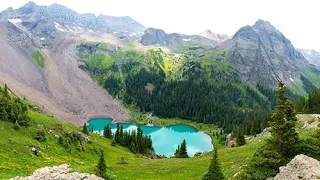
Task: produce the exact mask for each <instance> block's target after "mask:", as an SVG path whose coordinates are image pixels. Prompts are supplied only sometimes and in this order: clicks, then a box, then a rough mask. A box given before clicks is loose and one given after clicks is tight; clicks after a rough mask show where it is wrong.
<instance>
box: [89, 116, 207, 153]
mask: <svg viewBox="0 0 320 180" xmlns="http://www.w3.org/2000/svg"><path fill="white" fill-rule="evenodd" d="M88 123H89V126H88V129H89V131H90V130H92V127H93V131H94V132H95V133H100V134H102V133H103V129H104V127H105V126H106V125H107V124H109V126H110V127H111V130H112V132H113V133H115V131H116V128H117V125H116V124H112V123H111V119H107V118H94V119H91V120H89V121H88ZM121 125H122V126H123V129H124V130H126V131H129V130H137V126H136V125H134V124H121ZM140 128H141V129H142V131H143V134H144V135H150V136H151V139H152V145H153V148H154V149H155V152H156V154H158V155H165V156H166V157H170V156H173V154H174V153H175V150H176V149H177V147H178V145H180V144H181V143H182V141H183V139H185V140H186V142H187V151H188V154H189V156H191V157H192V156H193V155H194V154H195V153H196V152H205V151H211V150H212V149H213V146H212V143H211V138H210V136H208V135H207V134H205V133H203V132H200V131H198V130H197V129H195V128H193V127H192V126H189V125H185V124H176V125H170V126H166V127H158V126H153V127H149V126H143V125H140Z"/></svg>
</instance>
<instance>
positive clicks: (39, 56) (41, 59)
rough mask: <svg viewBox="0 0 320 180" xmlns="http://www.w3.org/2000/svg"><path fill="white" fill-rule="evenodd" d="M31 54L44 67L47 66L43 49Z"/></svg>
mask: <svg viewBox="0 0 320 180" xmlns="http://www.w3.org/2000/svg"><path fill="white" fill-rule="evenodd" d="M31 56H32V58H33V60H34V62H35V63H37V64H38V65H39V66H40V67H41V68H42V69H43V68H44V67H45V58H44V57H43V55H42V53H41V51H39V50H37V51H34V52H33V53H31Z"/></svg>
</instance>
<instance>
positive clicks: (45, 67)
mask: <svg viewBox="0 0 320 180" xmlns="http://www.w3.org/2000/svg"><path fill="white" fill-rule="evenodd" d="M143 30H144V27H143V26H142V25H140V24H138V23H137V22H136V21H134V20H132V19H131V18H129V17H109V16H104V15H100V16H98V17H95V16H94V15H92V14H82V15H81V14H77V13H76V12H75V11H73V10H70V9H68V8H66V7H64V6H61V5H58V4H53V5H51V6H38V5H36V4H35V3H32V2H29V3H27V4H26V5H25V6H23V7H21V8H19V9H16V10H14V9H12V8H9V9H7V10H5V11H3V12H1V13H0V59H1V63H0V82H1V83H3V84H4V83H6V84H7V85H8V86H9V88H10V89H11V90H12V91H13V92H14V93H15V94H18V95H21V96H25V97H26V98H27V99H28V100H30V101H32V102H36V103H39V104H41V105H43V106H44V107H45V109H47V110H48V111H50V112H51V113H52V114H53V115H54V116H55V117H58V118H61V119H65V120H68V121H70V122H73V123H75V124H77V125H80V124H81V125H82V124H83V123H84V122H86V121H87V120H88V119H89V118H91V117H97V116H98V117H100V116H101V117H111V118H112V119H113V120H114V121H116V122H119V121H122V122H124V121H127V120H128V119H129V113H128V111H127V110H126V109H125V108H124V107H122V105H121V104H120V103H119V102H117V101H116V100H114V99H113V98H112V97H111V96H110V95H109V94H108V92H106V91H105V90H104V89H103V88H101V87H100V86H98V85H97V84H96V83H95V82H94V81H93V80H92V79H91V78H90V77H89V76H88V75H87V74H86V73H85V72H84V71H82V70H81V69H80V68H79V67H78V66H79V62H78V59H77V55H76V52H75V51H74V48H75V47H76V45H77V44H79V43H80V42H83V41H103V42H110V43H116V44H119V43H120V40H119V39H118V38H117V35H118V34H115V33H113V32H114V31H117V32H119V33H122V34H127V35H128V36H130V35H131V34H132V33H137V34H138V33H142V32H143ZM109 32H111V34H108V33H109Z"/></svg>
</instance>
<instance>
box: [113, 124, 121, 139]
mask: <svg viewBox="0 0 320 180" xmlns="http://www.w3.org/2000/svg"><path fill="white" fill-rule="evenodd" d="M114 140H115V141H116V143H120V124H119V123H118V124H117V130H116V133H115V135H114Z"/></svg>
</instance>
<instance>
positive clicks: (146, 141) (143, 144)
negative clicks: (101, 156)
mask: <svg viewBox="0 0 320 180" xmlns="http://www.w3.org/2000/svg"><path fill="white" fill-rule="evenodd" d="M106 130H108V129H106ZM108 131H109V132H108V133H107V134H106V135H107V136H109V133H110V131H111V129H110V128H109V130H108ZM114 141H115V143H116V144H120V145H121V146H124V147H128V148H129V149H130V150H131V151H132V152H134V153H140V154H147V155H150V154H151V153H152V151H153V147H152V140H151V136H150V135H149V136H146V135H143V132H142V130H141V128H140V127H138V129H137V131H135V130H133V131H129V132H127V131H123V127H122V125H121V127H120V125H119V123H118V124H117V130H116V133H115V134H114Z"/></svg>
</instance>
